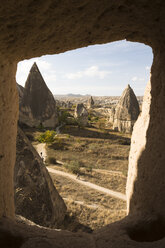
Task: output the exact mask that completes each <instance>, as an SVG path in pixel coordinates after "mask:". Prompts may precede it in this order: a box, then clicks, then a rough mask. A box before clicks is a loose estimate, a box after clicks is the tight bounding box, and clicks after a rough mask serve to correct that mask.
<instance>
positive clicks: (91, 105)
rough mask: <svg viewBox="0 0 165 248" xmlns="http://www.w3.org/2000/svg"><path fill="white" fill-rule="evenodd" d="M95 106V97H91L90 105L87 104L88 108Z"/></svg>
mask: <svg viewBox="0 0 165 248" xmlns="http://www.w3.org/2000/svg"><path fill="white" fill-rule="evenodd" d="M94 104H95V102H94V100H93V97H92V96H91V97H90V98H89V99H88V104H87V106H88V108H93V107H94Z"/></svg>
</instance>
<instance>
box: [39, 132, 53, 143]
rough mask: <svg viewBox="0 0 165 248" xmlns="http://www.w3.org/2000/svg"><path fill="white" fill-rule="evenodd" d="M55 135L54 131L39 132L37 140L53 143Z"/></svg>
mask: <svg viewBox="0 0 165 248" xmlns="http://www.w3.org/2000/svg"><path fill="white" fill-rule="evenodd" d="M55 135H56V132H55V131H53V130H52V131H50V130H47V131H45V132H44V133H42V134H40V136H39V137H37V140H38V141H39V142H40V143H53V142H54V140H55Z"/></svg>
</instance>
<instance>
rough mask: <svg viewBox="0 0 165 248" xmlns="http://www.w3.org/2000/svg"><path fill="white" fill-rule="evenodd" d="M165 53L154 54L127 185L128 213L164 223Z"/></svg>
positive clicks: (137, 126) (133, 144) (137, 125)
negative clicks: (157, 219)
mask: <svg viewBox="0 0 165 248" xmlns="http://www.w3.org/2000/svg"><path fill="white" fill-rule="evenodd" d="M164 63H165V54H164V51H162V49H161V48H160V49H157V50H155V51H154V61H153V65H152V70H151V84H148V86H147V89H146V95H145V97H144V103H143V107H142V113H141V116H140V117H139V118H138V121H137V123H136V124H135V127H134V131H133V135H132V141H131V151H130V157H129V173H128V182H127V197H128V212H129V213H130V214H131V215H140V216H141V215H142V216H143V218H144V216H145V218H151V219H152V218H161V219H162V220H165V209H164V205H165V197H164V190H165V166H164V164H165V152H164V147H165V143H164V142H165V132H164V126H165V98H164V95H165V71H164Z"/></svg>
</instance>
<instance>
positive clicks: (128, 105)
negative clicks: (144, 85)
mask: <svg viewBox="0 0 165 248" xmlns="http://www.w3.org/2000/svg"><path fill="white" fill-rule="evenodd" d="M139 113H140V110H139V104H138V101H137V98H136V96H135V94H134V92H133V90H132V88H131V87H130V85H129V84H128V86H127V87H126V89H125V90H124V92H123V94H122V96H121V98H120V100H119V102H118V104H117V106H116V109H115V112H114V123H113V129H114V130H117V131H119V132H124V133H132V130H133V125H134V123H135V121H136V120H137V118H138V115H139Z"/></svg>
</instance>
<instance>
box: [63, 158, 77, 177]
mask: <svg viewBox="0 0 165 248" xmlns="http://www.w3.org/2000/svg"><path fill="white" fill-rule="evenodd" d="M64 167H65V168H66V169H67V170H68V171H70V172H72V173H74V174H79V173H80V163H79V162H78V161H71V162H70V163H69V164H65V165H64Z"/></svg>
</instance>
